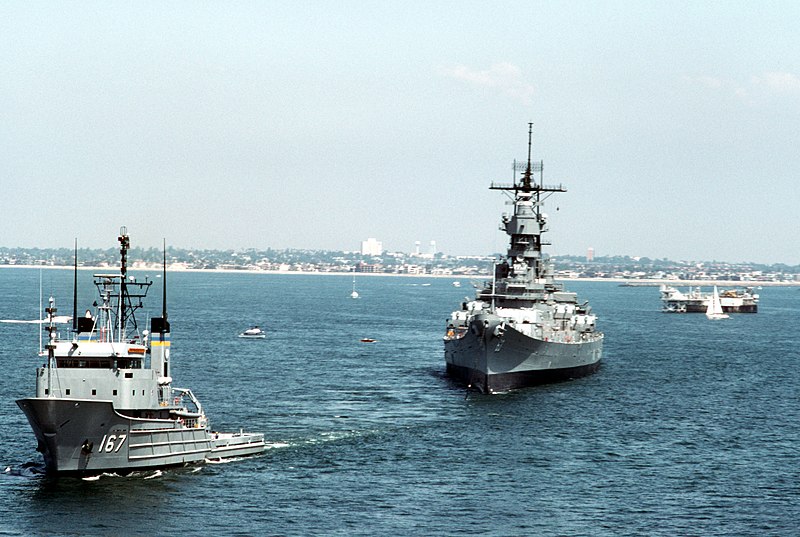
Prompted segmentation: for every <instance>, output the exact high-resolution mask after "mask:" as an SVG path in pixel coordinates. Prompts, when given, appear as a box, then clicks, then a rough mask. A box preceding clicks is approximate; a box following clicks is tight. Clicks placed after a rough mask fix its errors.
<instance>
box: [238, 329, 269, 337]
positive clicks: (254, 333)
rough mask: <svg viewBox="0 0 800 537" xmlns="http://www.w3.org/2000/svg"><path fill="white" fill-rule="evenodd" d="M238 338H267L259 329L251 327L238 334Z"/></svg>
mask: <svg viewBox="0 0 800 537" xmlns="http://www.w3.org/2000/svg"><path fill="white" fill-rule="evenodd" d="M239 337H241V338H245V339H264V338H265V337H267V334H266V332H264V331H263V330H261V329H260V328H259V327H257V326H251V327H250V328H248V329H247V330H245V331H244V332H240V333H239Z"/></svg>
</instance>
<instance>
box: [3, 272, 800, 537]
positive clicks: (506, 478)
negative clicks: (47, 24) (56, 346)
mask: <svg viewBox="0 0 800 537" xmlns="http://www.w3.org/2000/svg"><path fill="white" fill-rule="evenodd" d="M90 276H91V273H90V272H88V271H81V272H80V275H79V279H80V284H79V285H81V290H80V295H81V299H80V303H81V304H91V302H92V301H93V300H94V294H93V293H94V288H93V287H90V281H91V278H90ZM153 276H154V275H153ZM40 277H41V280H42V282H43V288H44V290H45V297H46V296H47V295H49V294H50V293H53V294H54V296H56V300H57V303H56V305H57V306H58V307H59V314H70V313H71V307H72V291H71V285H72V284H71V282H72V273H71V272H70V271H63V270H44V271H39V270H36V269H0V319H33V318H36V317H37V315H38V303H39V281H40ZM461 281H462V284H463V286H462V287H461V288H455V287H453V286H452V285H451V280H448V279H425V278H396V277H380V276H375V277H361V278H358V279H357V286H358V290H359V292H360V294H361V298H360V299H358V300H352V299H350V298H349V294H350V290H351V278H350V277H349V276H313V275H263V274H216V273H177V274H170V275H169V314H170V322H171V323H172V329H173V331H172V345H173V347H172V349H173V351H172V352H173V355H172V356H173V377H174V379H175V385H176V386H183V387H189V388H192V390H193V391H194V393H195V394H196V395H197V396H198V397H199V398H200V399H201V401H202V402H203V404H204V406H205V409H206V411H207V413H208V414H209V416H210V418H211V420H212V423H213V426H214V428H216V429H218V430H238V429H239V428H240V427H243V428H245V429H248V430H256V431H263V432H265V433H266V437H267V441H268V443H269V446H270V447H269V449H268V450H267V451H266V452H265V453H264V455H262V456H258V457H253V458H248V459H242V460H239V461H234V462H229V463H225V464H208V465H202V466H197V467H189V468H183V469H175V470H165V471H163V472H147V473H142V474H138V475H132V476H128V477H116V476H101V477H100V478H99V479H96V480H83V479H76V478H61V479H57V480H54V479H50V478H47V477H45V476H43V475H42V474H41V468H42V463H41V458H40V455H39V454H38V453H37V452H36V451H35V447H36V442H35V439H34V437H33V434H32V433H31V431H30V428H29V425H28V423H27V421H26V419H25V417H24V416H23V414H22V413H21V412H20V411H19V410H18V408H17V406H16V404H15V403H14V400H15V399H17V398H20V397H25V396H29V395H30V394H32V392H33V386H34V368H35V367H36V365H37V364H38V363H39V362H40V359H39V358H38V357H37V356H36V351H37V349H38V331H37V330H38V328H37V327H36V326H34V325H27V324H6V323H0V363H2V367H3V375H2V376H0V386H2V390H0V394H1V395H0V439H2V442H0V470H2V472H0V513H3V515H2V517H0V535H25V536H39V535H53V536H56V535H58V536H61V535H66V536H73V535H74V536H78V535H148V536H150V535H174V534H184V535H237V536H250V535H253V536H261V535H298V536H300V535H304V536H305V535H561V536H579V535H592V536H596V535H609V536H618V535H665V536H666V535H669V536H674V535H703V536H706V535H726V536H727V535H796V534H797V531H798V530H797V528H798V525H800V410H798V408H799V407H800V400H799V399H798V386H800V382H798V380H799V377H800V375H798V359H799V358H800V353H799V352H798V348H800V343H798V337H797V331H796V326H797V319H798V311H800V292H798V289H797V288H764V289H763V290H761V291H760V293H761V297H762V298H761V307H760V312H759V313H758V314H756V315H734V316H732V318H731V319H730V320H727V321H716V322H712V321H708V320H707V319H706V318H705V316H703V315H670V314H663V313H661V312H660V301H659V298H658V297H659V294H658V289H657V288H654V287H633V288H631V287H619V286H617V285H616V284H614V283H610V282H571V283H569V284H568V287H569V288H570V289H571V290H575V291H577V292H578V293H579V296H580V297H581V298H582V299H588V300H590V302H591V304H592V306H593V308H594V310H595V312H596V313H597V314H598V315H599V316H600V320H599V326H600V327H601V329H602V330H603V331H604V332H605V333H606V340H605V353H604V358H603V366H602V368H601V369H600V371H599V372H598V373H597V374H596V375H593V376H591V377H587V378H584V379H579V380H575V381H571V382H565V383H560V384H553V385H548V386H542V387H536V388H531V389H526V390H520V391H515V392H509V393H506V394H500V395H495V396H483V395H478V394H474V393H471V394H467V393H466V392H465V390H464V389H462V388H461V387H458V386H455V385H453V384H451V383H450V382H449V381H448V379H447V378H445V377H444V374H443V373H444V358H443V345H442V339H441V338H442V335H443V327H444V320H445V318H446V317H447V316H448V315H449V313H450V311H451V310H452V309H453V308H455V307H457V306H458V304H459V303H460V302H461V300H463V298H464V296H465V295H468V294H469V295H471V294H472V289H471V287H470V286H469V284H468V281H467V280H465V279H462V280H461ZM156 282H157V283H156V284H155V285H154V286H153V290H152V291H151V295H152V300H151V301H150V306H151V310H150V312H149V313H148V314H147V315H146V316H143V317H149V316H150V315H155V314H158V312H159V311H160V308H161V304H160V291H161V290H160V280H156ZM82 309H83V308H82ZM251 324H259V325H261V326H262V327H264V328H266V330H267V331H268V337H267V339H265V340H241V339H238V338H236V337H235V336H236V333H237V331H239V330H242V329H244V328H247V327H248V326H249V325H251ZM362 337H369V338H374V339H376V340H377V342H375V343H361V342H360V339H361V338H362Z"/></svg>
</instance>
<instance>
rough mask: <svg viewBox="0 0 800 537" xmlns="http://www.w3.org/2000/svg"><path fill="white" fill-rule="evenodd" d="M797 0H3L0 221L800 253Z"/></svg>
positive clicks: (288, 241) (448, 242)
mask: <svg viewBox="0 0 800 537" xmlns="http://www.w3.org/2000/svg"><path fill="white" fill-rule="evenodd" d="M798 15H800V5H797V4H795V3H792V2H788V1H786V2H783V1H776V2H767V3H765V4H759V5H757V6H756V5H754V4H751V3H747V2H726V3H709V2H706V3H704V2H701V3H696V2H688V1H686V2H675V3H670V4H663V3H658V2H655V1H644V2H637V3H630V2H615V1H610V2H603V3H556V2H543V3H536V4H531V3H529V2H522V1H519V2H517V1H508V2H500V3H498V4H494V5H488V4H486V3H482V2H435V3H429V2H414V1H412V2H406V3H402V4H400V3H396V4H395V3H389V2H386V3H366V2H364V3H362V2H346V3H343V4H324V3H323V4H320V3H318V2H304V1H300V2H292V3H278V2H262V3H258V2H253V3H251V2H243V3H236V4H215V3H206V4H196V3H188V2H177V3H172V4H160V3H145V4H108V3H104V2H87V3H81V4H78V5H75V4H71V3H66V2H57V1H56V2H47V3H41V4H37V3H22V2H9V3H5V4H3V5H0V43H2V46H0V64H2V65H3V68H4V72H5V73H6V76H4V79H3V81H2V82H0V113H2V115H3V117H4V121H3V122H0V185H2V193H3V197H4V210H3V211H2V213H0V246H7V247H62V246H70V245H71V244H72V242H73V240H74V238H75V237H77V238H78V241H79V244H80V245H84V246H86V247H92V248H105V247H109V246H113V245H114V241H115V239H116V233H117V232H118V230H119V227H120V226H123V225H124V226H127V227H128V229H129V232H130V234H131V239H132V242H133V243H134V244H138V245H141V246H143V247H160V245H161V244H162V240H163V239H164V238H166V241H167V243H168V244H171V245H176V246H180V247H183V248H208V249H228V248H230V249H238V248H248V247H252V248H257V249H258V248H266V247H273V248H297V249H325V250H350V249H354V248H356V247H357V244H358V241H360V240H363V239H364V238H365V237H377V238H378V239H379V240H380V241H382V243H383V246H384V247H385V248H386V249H388V250H399V251H409V249H410V248H411V247H412V246H411V245H413V244H414V242H415V241H421V243H422V249H423V250H427V248H428V244H429V241H430V240H435V241H436V248H437V249H438V250H440V251H445V252H450V253H452V255H479V254H482V253H484V252H500V251H503V250H504V249H505V245H506V237H505V235H504V234H503V233H502V232H500V231H499V230H498V229H497V228H498V223H499V222H500V216H501V214H502V213H503V212H506V211H508V210H509V208H508V207H507V206H506V205H505V204H504V201H505V199H504V198H503V196H502V195H501V194H498V193H496V192H492V191H490V190H489V189H488V187H489V184H490V183H491V182H492V181H500V182H510V180H511V179H512V162H513V161H514V160H515V159H516V160H522V159H525V157H526V154H527V124H528V122H533V123H534V129H533V159H534V160H536V161H538V160H543V161H544V170H545V171H544V181H545V183H556V184H558V183H563V184H564V186H565V187H566V188H567V193H564V194H558V195H556V196H554V197H552V198H550V199H548V200H547V204H546V206H545V212H546V213H547V214H548V215H549V222H550V232H549V233H548V235H547V239H548V241H549V242H551V243H552V246H547V247H546V248H545V250H546V251H547V252H548V253H550V254H551V255H576V254H579V253H585V252H586V251H587V249H588V248H589V247H592V248H594V250H595V255H598V256H599V255H603V253H612V252H613V253H618V254H620V255H636V256H643V257H651V258H655V257H666V258H670V259H725V260H728V261H732V262H737V261H753V262H759V263H787V264H790V265H796V264H800V237H798V235H797V233H796V232H795V226H794V222H793V214H794V212H795V211H796V207H797V205H798V203H800V194H798V192H797V189H796V187H795V177H796V176H798V174H800V157H798V156H797V155H796V151H795V147H796V145H797V143H796V142H797V141H798V140H797V138H798V136H797V132H796V127H795V125H796V124H797V123H798V120H799V119H800V117H798V116H800V51H798V49H797V47H796V37H795V34H796V31H795V28H794V24H793V21H795V20H798Z"/></svg>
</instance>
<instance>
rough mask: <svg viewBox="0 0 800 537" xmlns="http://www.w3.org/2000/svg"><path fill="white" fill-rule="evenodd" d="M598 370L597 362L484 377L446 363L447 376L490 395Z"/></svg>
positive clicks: (561, 380) (470, 370)
mask: <svg viewBox="0 0 800 537" xmlns="http://www.w3.org/2000/svg"><path fill="white" fill-rule="evenodd" d="M599 368H600V362H599V361H598V362H594V363H591V364H586V365H582V366H577V367H568V368H564V369H543V370H537V371H520V372H516V373H497V374H492V375H486V374H485V373H483V372H482V371H477V370H474V369H470V368H468V367H463V366H458V365H454V364H450V363H448V364H447V375H448V376H450V377H451V378H453V379H455V380H457V381H459V382H461V383H463V384H466V385H468V386H470V387H472V388H475V389H477V390H479V391H481V392H483V393H492V392H503V391H507V390H515V389H518V388H527V387H530V386H537V385H540V384H550V383H553V382H563V381H565V380H571V379H576V378H580V377H585V376H587V375H591V374H592V373H594V372H596V371H597V370H598V369H599Z"/></svg>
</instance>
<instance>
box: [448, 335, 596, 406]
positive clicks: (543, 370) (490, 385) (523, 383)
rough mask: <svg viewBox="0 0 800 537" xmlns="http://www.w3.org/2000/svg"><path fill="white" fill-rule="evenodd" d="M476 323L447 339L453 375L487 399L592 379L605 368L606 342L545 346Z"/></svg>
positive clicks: (526, 338)
mask: <svg viewBox="0 0 800 537" xmlns="http://www.w3.org/2000/svg"><path fill="white" fill-rule="evenodd" d="M480 327H481V321H480V320H477V321H473V322H472V325H471V327H470V330H468V331H466V333H464V335H463V336H462V337H457V338H452V339H450V338H446V339H445V361H446V364H447V365H446V367H447V374H448V375H449V376H451V377H453V378H455V379H458V380H460V381H461V382H463V383H464V384H466V385H467V386H470V387H472V388H475V389H477V390H479V391H481V392H484V393H495V392H502V391H506V390H512V389H517V388H525V387H529V386H536V385H539V384H546V383H550V382H559V381H564V380H570V379H574V378H579V377H583V376H586V375H591V374H592V373H594V372H595V371H597V370H598V369H599V367H600V361H601V357H602V349H603V340H602V338H597V337H595V338H594V339H593V340H591V341H575V342H573V341H570V342H559V341H544V340H542V339H537V338H533V337H530V336H527V335H525V334H522V333H520V332H518V331H517V330H515V329H513V328H506V329H505V331H504V333H503V334H502V335H501V336H499V337H498V336H496V335H495V334H494V331H493V330H481V328H480Z"/></svg>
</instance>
